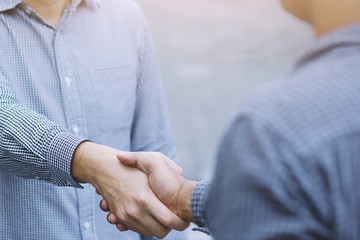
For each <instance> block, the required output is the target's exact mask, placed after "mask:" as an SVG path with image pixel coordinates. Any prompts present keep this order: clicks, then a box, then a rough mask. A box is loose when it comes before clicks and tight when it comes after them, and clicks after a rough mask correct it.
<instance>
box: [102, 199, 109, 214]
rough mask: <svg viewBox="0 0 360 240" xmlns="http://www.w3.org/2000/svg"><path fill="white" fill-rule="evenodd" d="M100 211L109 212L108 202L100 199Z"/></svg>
mask: <svg viewBox="0 0 360 240" xmlns="http://www.w3.org/2000/svg"><path fill="white" fill-rule="evenodd" d="M100 209H101V210H103V211H104V212H108V211H110V206H109V204H108V202H107V201H106V200H105V199H101V201H100Z"/></svg>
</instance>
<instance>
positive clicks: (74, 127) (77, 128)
mask: <svg viewBox="0 0 360 240" xmlns="http://www.w3.org/2000/svg"><path fill="white" fill-rule="evenodd" d="M71 131H72V132H73V133H74V134H76V135H78V134H79V132H80V129H79V127H78V125H74V126H73V127H72V129H71Z"/></svg>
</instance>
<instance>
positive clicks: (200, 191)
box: [191, 181, 210, 234]
mask: <svg viewBox="0 0 360 240" xmlns="http://www.w3.org/2000/svg"><path fill="white" fill-rule="evenodd" d="M209 187H210V184H209V183H208V182H205V181H201V182H199V183H198V184H197V185H196V186H195V188H194V190H193V192H192V194H191V212H192V215H193V222H194V223H195V224H196V225H198V226H199V228H195V229H194V230H198V231H201V232H205V233H207V234H210V231H209V230H208V228H209V224H208V221H207V217H206V213H205V204H206V200H207V196H208V192H209Z"/></svg>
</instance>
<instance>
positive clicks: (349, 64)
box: [207, 25, 360, 239]
mask: <svg viewBox="0 0 360 240" xmlns="http://www.w3.org/2000/svg"><path fill="white" fill-rule="evenodd" d="M359 39H360V25H354V26H349V27H347V28H344V29H341V30H339V31H337V32H334V33H331V34H329V35H327V36H324V37H323V38H322V39H321V40H320V41H319V42H318V43H317V45H316V46H314V48H313V49H311V51H309V53H308V54H306V55H305V56H304V58H303V59H302V60H301V61H300V62H299V64H298V66H297V67H296V69H295V70H294V71H293V72H292V73H291V75H290V76H289V78H288V79H287V80H285V81H283V82H281V83H279V84H277V85H276V86H275V87H273V88H271V89H269V91H267V92H265V93H262V94H260V95H259V96H257V97H256V98H255V99H254V100H253V101H252V102H251V103H250V104H248V105H247V106H246V107H245V108H244V109H242V112H241V114H240V115H239V116H238V117H237V119H236V121H235V122H234V124H233V125H232V127H231V129H230V130H229V132H228V134H227V135H226V137H225V139H224V142H223V144H222V146H221V148H220V154H219V162H218V166H217V167H218V169H221V171H217V173H216V175H215V177H214V182H213V186H212V191H211V194H210V197H209V202H208V206H209V207H208V208H207V216H208V218H209V222H210V225H211V227H213V229H214V230H215V231H214V234H215V236H216V237H217V238H218V239H330V238H334V239H357V237H358V236H359V235H360V232H359V231H360V230H359V229H358V227H357V226H358V225H359V223H360V217H359V216H360V201H359V198H360V195H359V192H360V188H359V187H358V182H359V181H360V176H359V175H358V172H359V171H360V162H359V158H360V150H359V149H360V121H359V119H360V94H359V92H360V68H359V67H358V66H359V65H360V56H359V52H360V40H359ZM220 186H222V187H220ZM223 186H227V188H223ZM234 189H238V191H234ZM229 203H234V204H229ZM210 206H211V207H210ZM225 221H226V222H227V223H230V224H222V223H223V222H225ZM258 226H261V227H258Z"/></svg>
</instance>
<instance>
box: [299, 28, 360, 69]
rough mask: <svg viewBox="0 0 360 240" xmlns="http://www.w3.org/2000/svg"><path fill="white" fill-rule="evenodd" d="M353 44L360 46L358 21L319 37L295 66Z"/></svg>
mask: <svg viewBox="0 0 360 240" xmlns="http://www.w3.org/2000/svg"><path fill="white" fill-rule="evenodd" d="M354 46H356V47H359V46H360V22H358V23H354V24H350V25H348V26H345V27H343V28H340V29H337V30H334V31H333V32H330V33H328V34H326V35H324V36H322V37H320V38H319V39H318V40H317V41H316V42H315V43H314V44H313V46H312V47H311V48H310V49H309V50H308V51H307V52H305V54H303V56H302V58H300V61H298V63H297V68H299V67H301V66H303V65H306V63H308V62H309V61H311V60H314V59H317V58H319V57H321V56H324V55H325V54H328V53H329V52H331V51H334V50H336V49H339V48H344V47H354ZM297 68H295V69H297Z"/></svg>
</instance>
